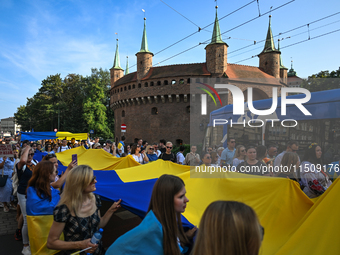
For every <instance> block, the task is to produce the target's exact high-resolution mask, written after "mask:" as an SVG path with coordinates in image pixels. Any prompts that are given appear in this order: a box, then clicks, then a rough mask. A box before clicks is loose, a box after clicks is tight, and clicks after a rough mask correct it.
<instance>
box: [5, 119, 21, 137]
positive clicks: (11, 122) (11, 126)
mask: <svg viewBox="0 0 340 255" xmlns="http://www.w3.org/2000/svg"><path fill="white" fill-rule="evenodd" d="M20 128H21V127H20V126H19V125H17V124H16V122H15V119H14V117H9V118H6V119H1V134H2V135H4V136H13V135H15V134H17V133H18V132H20V130H21V129H20Z"/></svg>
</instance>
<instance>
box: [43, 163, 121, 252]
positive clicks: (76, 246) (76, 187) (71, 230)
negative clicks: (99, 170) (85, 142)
mask: <svg viewBox="0 0 340 255" xmlns="http://www.w3.org/2000/svg"><path fill="white" fill-rule="evenodd" d="M96 183H97V181H96V176H94V175H93V170H92V168H91V167H89V166H86V165H80V166H77V167H75V168H74V169H72V171H70V172H69V174H68V176H67V178H66V184H65V188H64V191H63V193H62V195H61V198H60V201H59V203H58V205H57V207H56V208H55V209H54V212H53V214H54V221H53V224H52V227H51V230H50V233H49V236H48V239H47V247H48V248H49V249H55V250H61V251H62V253H61V254H70V253H72V252H77V251H79V250H84V249H87V250H86V252H88V253H93V254H97V255H98V254H105V251H104V248H103V245H102V243H101V242H99V244H93V243H91V242H90V240H91V237H92V236H93V234H94V233H95V232H96V231H97V230H98V229H99V228H103V227H105V226H106V224H107V223H108V221H109V219H110V218H111V216H112V214H113V213H114V212H115V211H116V210H117V209H118V208H119V207H120V202H121V200H119V201H118V202H115V203H113V205H112V206H111V207H110V208H109V209H108V210H107V212H106V213H105V215H104V216H103V217H101V215H100V211H99V207H100V206H101V201H100V197H99V196H97V195H94V194H93V192H94V191H95V190H96ZM62 233H64V239H65V241H63V240H59V238H60V235H61V234H62Z"/></svg>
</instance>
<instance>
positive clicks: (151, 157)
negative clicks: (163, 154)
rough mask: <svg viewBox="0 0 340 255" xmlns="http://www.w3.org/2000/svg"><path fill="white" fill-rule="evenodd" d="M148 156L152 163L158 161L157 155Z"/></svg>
mask: <svg viewBox="0 0 340 255" xmlns="http://www.w3.org/2000/svg"><path fill="white" fill-rule="evenodd" d="M146 156H148V158H149V161H150V162H151V161H156V160H157V159H158V157H157V154H155V153H154V154H146Z"/></svg>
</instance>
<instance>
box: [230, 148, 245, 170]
mask: <svg viewBox="0 0 340 255" xmlns="http://www.w3.org/2000/svg"><path fill="white" fill-rule="evenodd" d="M246 155H247V153H246V148H245V147H244V146H243V145H237V146H236V151H235V156H234V159H233V166H234V167H237V166H238V165H239V164H240V163H242V162H244V161H245V159H246Z"/></svg>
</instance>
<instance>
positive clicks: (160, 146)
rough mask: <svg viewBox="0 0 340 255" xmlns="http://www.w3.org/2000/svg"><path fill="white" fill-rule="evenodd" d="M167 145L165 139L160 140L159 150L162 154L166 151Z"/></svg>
mask: <svg viewBox="0 0 340 255" xmlns="http://www.w3.org/2000/svg"><path fill="white" fill-rule="evenodd" d="M165 143H166V141H165V140H164V139H161V140H159V150H160V151H161V153H164V152H165V151H166V148H165Z"/></svg>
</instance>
